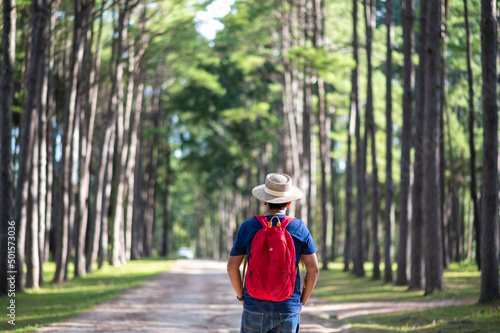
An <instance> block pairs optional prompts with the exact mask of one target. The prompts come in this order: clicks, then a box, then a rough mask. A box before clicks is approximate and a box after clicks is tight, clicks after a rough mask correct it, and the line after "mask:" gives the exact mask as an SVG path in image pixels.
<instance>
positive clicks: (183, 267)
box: [33, 260, 477, 333]
mask: <svg viewBox="0 0 500 333" xmlns="http://www.w3.org/2000/svg"><path fill="white" fill-rule="evenodd" d="M475 302H477V298H447V299H427V300H415V301H397V300H388V301H356V302H350V301H346V302H335V303H331V302H328V301H326V300H323V299H319V298H314V297H313V298H311V299H310V302H309V303H310V305H308V306H306V307H304V310H303V312H302V316H301V330H300V331H301V332H304V333H306V332H310V333H323V332H348V331H349V323H348V319H349V318H355V317H356V318H357V317H362V316H367V315H372V314H381V313H393V312H400V311H417V310H423V309H430V308H435V307H443V306H451V305H461V304H473V303H475ZM241 312H242V306H241V304H240V303H239V302H237V301H236V299H235V296H234V291H233V289H232V287H231V284H230V282H229V279H228V277H227V273H226V264H225V263H224V262H218V261H209V260H180V261H177V262H176V263H175V264H174V266H173V267H172V268H171V269H169V270H168V271H166V272H163V273H160V274H158V275H156V276H155V277H154V278H153V279H151V280H149V281H147V282H145V283H144V284H143V285H142V286H140V287H136V288H132V289H128V290H126V291H124V292H123V293H122V294H121V296H120V297H119V298H118V299H115V300H111V301H107V302H105V303H102V304H99V305H96V306H94V308H93V309H91V310H90V311H88V312H85V313H82V314H80V315H78V316H76V317H73V318H71V319H68V320H65V321H62V322H58V323H53V324H51V325H49V326H47V327H44V328H41V329H38V330H35V331H33V332H67V333H70V332H220V333H223V332H224V333H237V332H239V325H240V318H241Z"/></svg>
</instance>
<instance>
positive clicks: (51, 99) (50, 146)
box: [40, 0, 60, 277]
mask: <svg viewBox="0 0 500 333" xmlns="http://www.w3.org/2000/svg"><path fill="white" fill-rule="evenodd" d="M59 4H60V1H59V0H58V1H54V2H52V4H51V7H50V20H49V33H50V36H49V48H48V64H47V73H46V76H47V104H46V108H47V110H46V113H47V122H48V124H47V129H46V136H47V140H46V142H47V143H46V144H47V149H46V150H47V157H48V158H47V170H46V179H47V196H46V207H47V208H46V209H45V217H44V218H43V220H44V221H45V235H44V241H43V244H41V245H43V261H45V262H46V261H48V260H49V256H50V246H49V245H50V234H51V226H52V209H53V207H52V203H53V202H54V197H55V196H54V191H53V182H54V172H53V170H54V160H55V158H54V146H55V140H54V138H53V130H52V126H50V125H49V124H52V122H53V121H54V117H55V116H56V103H55V87H54V75H55V71H54V64H55V45H56V42H55V40H56V33H55V26H56V22H57V9H58V8H59ZM40 276H41V277H42V276H43V275H40Z"/></svg>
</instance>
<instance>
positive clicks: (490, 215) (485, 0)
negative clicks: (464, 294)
mask: <svg viewBox="0 0 500 333" xmlns="http://www.w3.org/2000/svg"><path fill="white" fill-rule="evenodd" d="M496 5H497V4H496V1H494V0H482V1H481V63H482V70H483V72H482V79H483V91H482V100H483V127H484V132H483V180H484V181H483V188H482V193H483V196H482V206H481V208H482V216H481V222H482V225H481V296H480V297H479V301H480V302H490V301H494V300H496V299H498V298H499V292H500V291H499V274H498V89H497V63H496V61H497V52H498V50H497V45H498V41H497V34H498V31H497V17H496V13H497V12H496Z"/></svg>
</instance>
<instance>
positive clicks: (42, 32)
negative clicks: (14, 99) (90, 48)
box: [9, 0, 48, 291]
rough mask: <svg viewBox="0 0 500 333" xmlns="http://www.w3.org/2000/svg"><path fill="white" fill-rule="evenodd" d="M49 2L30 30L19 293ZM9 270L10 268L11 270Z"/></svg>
mask: <svg viewBox="0 0 500 333" xmlns="http://www.w3.org/2000/svg"><path fill="white" fill-rule="evenodd" d="M47 11H48V9H47V3H46V2H45V1H44V0H33V1H32V18H31V31H32V34H31V36H32V39H31V45H30V52H31V56H30V62H29V73H28V87H27V89H28V95H27V97H26V106H25V113H24V123H23V129H22V133H21V135H22V137H21V144H20V152H19V169H18V178H17V188H16V198H15V203H16V205H15V211H14V221H15V223H16V246H17V248H16V267H15V269H14V271H16V273H15V274H16V279H15V281H16V291H23V290H24V281H23V275H24V274H23V264H24V254H25V252H24V247H25V236H26V234H25V232H26V221H28V214H32V212H30V211H28V207H27V200H28V193H29V186H28V185H29V177H30V169H31V165H32V163H33V160H32V158H33V156H32V151H33V144H34V142H35V141H36V140H35V137H34V136H35V133H36V127H38V116H37V113H38V112H39V104H40V88H41V82H42V80H43V70H44V68H45V66H44V55H45V48H46V46H47V35H48V34H47V29H46V27H47V22H46V20H45V19H44V15H46V13H47ZM9 133H10V132H9ZM9 268H10V267H9Z"/></svg>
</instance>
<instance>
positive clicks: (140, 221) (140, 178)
mask: <svg viewBox="0 0 500 333" xmlns="http://www.w3.org/2000/svg"><path fill="white" fill-rule="evenodd" d="M145 118H146V113H144V112H143V113H142V114H141V119H140V122H139V126H140V134H139V138H140V140H139V153H138V154H137V159H136V162H135V167H136V170H135V176H134V188H133V192H129V193H133V196H134V211H133V219H132V247H131V248H132V249H131V251H132V252H131V258H132V259H139V258H141V256H142V255H143V252H144V251H143V237H142V235H143V232H142V230H144V218H143V216H144V214H143V207H144V202H143V198H142V192H143V187H144V183H145V181H144V177H145V176H147V175H144V164H145V161H144V159H145V156H144V155H145V154H144V145H145V143H144V137H143V135H142V134H143V130H144V123H145Z"/></svg>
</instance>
